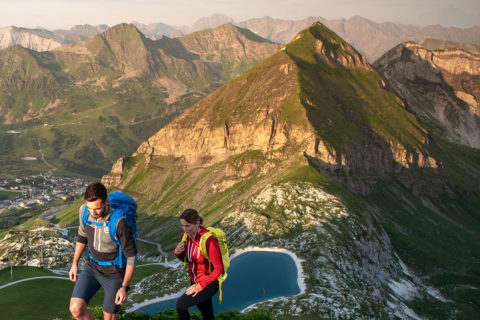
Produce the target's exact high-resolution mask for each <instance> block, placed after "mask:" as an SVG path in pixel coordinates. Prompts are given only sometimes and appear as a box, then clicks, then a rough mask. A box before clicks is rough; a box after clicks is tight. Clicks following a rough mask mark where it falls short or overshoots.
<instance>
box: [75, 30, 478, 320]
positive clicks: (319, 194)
mask: <svg viewBox="0 0 480 320" xmlns="http://www.w3.org/2000/svg"><path fill="white" fill-rule="evenodd" d="M403 100H404V99H403V98H400V96H398V95H397V94H396V93H393V92H392V91H391V90H390V86H389V83H387V82H386V81H385V79H384V78H382V76H381V75H380V74H379V73H378V72H377V71H375V70H374V68H373V67H372V66H371V65H370V64H369V63H368V62H367V60H366V58H365V57H363V56H362V55H360V54H359V53H358V52H357V51H356V50H355V49H354V48H353V47H352V46H350V45H349V44H348V43H347V42H345V41H344V40H342V39H341V38H339V37H338V36H337V35H336V34H335V33H333V32H332V31H330V30H329V29H327V28H326V27H325V26H323V25H321V24H320V23H315V24H314V25H312V26H311V27H309V28H307V29H306V30H304V31H302V32H300V33H299V34H298V35H297V36H296V37H295V39H294V40H293V41H292V42H290V43H289V44H288V45H286V46H285V48H284V49H283V50H281V51H279V52H277V53H276V54H274V55H272V56H270V57H269V58H267V59H265V60H263V61H262V62H260V63H259V64H257V65H256V66H254V67H253V68H251V69H250V70H248V71H247V72H246V73H245V74H243V75H241V76H239V77H237V78H235V79H233V80H232V81H230V82H228V83H227V84H225V85H223V86H222V87H221V88H219V89H218V90H216V91H215V92H214V93H212V94H210V95H208V96H207V97H206V98H204V99H202V100H201V101H200V102H198V103H197V104H195V105H194V106H192V107H191V108H190V109H188V110H187V111H186V112H185V113H183V114H182V115H181V116H180V117H178V118H177V119H175V120H174V121H173V122H171V123H170V124H168V125H167V126H165V127H164V128H163V129H161V130H160V131H159V132H157V133H156V134H154V135H153V136H151V137H150V138H149V139H148V140H146V141H144V142H143V143H142V144H141V145H140V146H139V148H138V149H137V151H136V152H135V153H134V154H133V155H132V156H130V157H122V158H120V159H119V160H118V161H117V163H116V164H115V165H114V168H113V170H112V172H111V173H110V174H108V175H106V176H104V177H103V179H102V181H103V182H104V183H105V184H107V185H108V186H109V187H110V188H111V189H112V190H123V191H125V192H128V193H130V194H132V195H134V196H135V199H136V200H137V201H138V203H139V205H140V212H141V215H140V225H141V229H142V234H143V236H144V237H146V238H151V239H156V240H158V241H160V242H161V243H162V245H163V247H164V248H165V249H166V250H167V251H168V250H170V249H172V250H173V248H174V246H175V245H176V242H177V239H178V237H179V234H180V232H181V230H180V227H179V223H178V218H177V217H178V215H179V214H180V213H181V212H182V211H183V210H184V209H186V208H189V207H193V208H197V209H198V210H199V211H200V212H201V214H202V215H203V216H204V218H205V224H206V225H212V224H219V225H220V226H221V227H222V228H224V229H225V230H226V231H227V235H228V239H229V244H230V246H231V247H232V248H235V247H239V246H248V245H260V246H269V247H271V246H273V247H275V246H278V247H284V248H288V249H290V250H293V251H295V252H296V253H297V254H298V255H299V256H300V257H302V259H304V262H303V266H304V270H305V271H306V282H307V287H308V290H307V293H306V294H304V295H301V296H296V297H292V298H286V299H285V300H284V301H281V302H275V301H271V302H266V303H263V304H262V305H261V306H262V307H266V308H270V309H272V310H274V311H275V312H279V313H280V312H281V313H282V314H292V315H296V314H301V315H305V316H308V315H316V316H319V315H320V316H321V317H325V318H329V317H330V318H332V317H344V318H379V319H380V318H382V319H387V318H395V317H399V318H404V319H407V318H422V317H423V318H428V319H450V318H451V315H455V316H461V317H464V318H468V317H469V316H472V315H474V314H476V313H478V306H475V305H472V304H470V303H469V302H465V301H466V300H465V298H464V297H468V299H473V300H474V299H476V298H475V297H478V290H477V289H476V288H474V287H472V286H464V283H466V282H465V281H466V279H470V280H469V281H468V282H471V281H473V282H474V283H476V282H478V280H479V279H478V272H479V267H478V258H479V257H478V252H480V250H479V249H480V248H479V245H478V243H479V242H478V240H479V236H478V235H479V234H480V233H479V232H478V231H479V230H480V215H479V211H478V205H479V204H480V203H479V199H480V197H479V189H478V180H479V178H480V167H479V165H478V163H480V161H479V160H480V159H479V154H478V152H477V151H476V150H475V149H471V148H469V147H465V146H462V145H459V144H455V143H452V142H451V141H448V140H447V139H445V137H444V136H443V135H442V134H440V133H438V132H437V131H435V130H430V128H431V127H430V124H429V122H428V121H425V119H424V118H422V117H419V116H417V114H416V113H413V112H412V111H411V110H410V109H408V108H406V105H405V103H404V101H403ZM71 214H72V215H74V214H75V212H72V213H71ZM452 252H455V255H452ZM473 300H472V301H473ZM469 301H470V300H469Z"/></svg>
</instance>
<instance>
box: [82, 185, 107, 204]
mask: <svg viewBox="0 0 480 320" xmlns="http://www.w3.org/2000/svg"><path fill="white" fill-rule="evenodd" d="M84 198H85V201H88V202H90V201H96V200H98V199H102V201H103V202H105V200H106V199H107V188H105V186H104V185H103V184H102V183H101V182H94V183H91V184H89V185H88V187H87V189H85V197H84Z"/></svg>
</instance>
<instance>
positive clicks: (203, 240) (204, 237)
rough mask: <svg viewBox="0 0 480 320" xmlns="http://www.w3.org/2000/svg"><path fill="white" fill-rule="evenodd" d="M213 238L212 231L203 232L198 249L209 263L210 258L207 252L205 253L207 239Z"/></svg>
mask: <svg viewBox="0 0 480 320" xmlns="http://www.w3.org/2000/svg"><path fill="white" fill-rule="evenodd" d="M211 236H213V232H212V231H210V230H209V231H208V232H205V233H204V234H202V236H201V237H200V249H201V250H202V253H203V256H204V257H205V258H206V259H207V260H208V262H209V263H210V257H209V256H208V251H207V239H208V238H210V237H211Z"/></svg>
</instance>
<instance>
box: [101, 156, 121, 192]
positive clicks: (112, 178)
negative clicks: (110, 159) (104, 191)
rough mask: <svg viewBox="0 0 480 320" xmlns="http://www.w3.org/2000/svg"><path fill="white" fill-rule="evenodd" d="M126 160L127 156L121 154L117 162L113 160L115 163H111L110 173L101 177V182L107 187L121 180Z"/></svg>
mask: <svg viewBox="0 0 480 320" xmlns="http://www.w3.org/2000/svg"><path fill="white" fill-rule="evenodd" d="M126 162H127V157H125V156H122V157H120V158H118V160H117V162H115V164H114V165H113V167H112V170H111V171H110V173H109V174H106V175H104V176H103V177H102V183H103V184H104V185H105V186H106V187H107V188H109V187H111V186H114V185H116V184H118V183H119V182H120V181H121V180H122V178H123V174H124V171H125V164H126Z"/></svg>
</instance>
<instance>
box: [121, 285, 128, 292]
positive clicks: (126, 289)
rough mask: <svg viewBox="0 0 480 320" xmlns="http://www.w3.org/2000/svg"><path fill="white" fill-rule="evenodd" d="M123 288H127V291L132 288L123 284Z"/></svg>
mask: <svg viewBox="0 0 480 320" xmlns="http://www.w3.org/2000/svg"><path fill="white" fill-rule="evenodd" d="M122 288H125V291H127V292H128V290H130V286H122Z"/></svg>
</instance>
